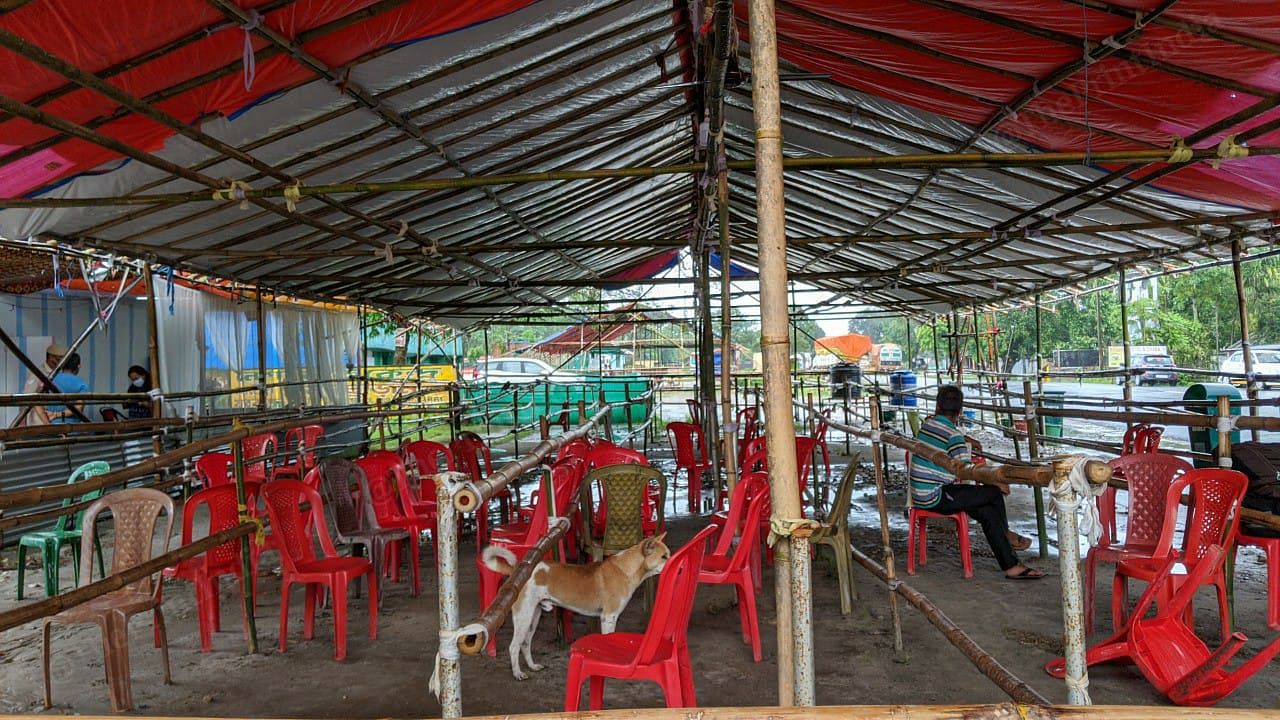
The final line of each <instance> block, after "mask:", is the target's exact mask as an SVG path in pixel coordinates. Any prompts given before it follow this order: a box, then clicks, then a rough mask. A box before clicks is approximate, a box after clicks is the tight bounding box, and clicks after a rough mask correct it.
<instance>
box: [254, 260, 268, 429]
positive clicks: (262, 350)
mask: <svg viewBox="0 0 1280 720" xmlns="http://www.w3.org/2000/svg"><path fill="white" fill-rule="evenodd" d="M257 296H258V300H257V302H256V303H255V309H256V310H257V316H258V411H259V412H261V411H263V410H266V409H267V317H266V313H265V312H264V311H263V309H262V286H261V285H259V286H258V289H257Z"/></svg>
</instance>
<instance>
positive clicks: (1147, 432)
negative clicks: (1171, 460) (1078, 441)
mask: <svg viewBox="0 0 1280 720" xmlns="http://www.w3.org/2000/svg"><path fill="white" fill-rule="evenodd" d="M1162 435H1164V428H1162V427H1152V426H1151V425H1147V424H1146V423H1138V424H1137V425H1132V426H1130V427H1129V429H1128V430H1125V432H1124V439H1123V440H1122V441H1121V443H1120V454H1121V455H1122V456H1123V455H1140V454H1145V453H1154V452H1159V450H1160V438H1161V436H1162ZM1111 477H1113V478H1115V479H1117V480H1124V468H1112V469H1111ZM1118 492H1119V491H1118V490H1117V489H1116V488H1114V487H1109V488H1107V489H1106V491H1105V492H1103V493H1102V495H1101V496H1100V497H1099V498H1098V521H1099V523H1100V524H1101V525H1102V533H1103V536H1104V537H1106V538H1110V539H1112V541H1113V542H1114V539H1115V538H1117V537H1118V536H1119V535H1118V529H1117V526H1116V497H1117V493H1118Z"/></svg>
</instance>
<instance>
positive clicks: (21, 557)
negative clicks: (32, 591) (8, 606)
mask: <svg viewBox="0 0 1280 720" xmlns="http://www.w3.org/2000/svg"><path fill="white" fill-rule="evenodd" d="M26 576H27V546H26V545H19V546H18V599H19V600H21V599H22V596H23V591H24V590H25V589H26V587H27V583H26Z"/></svg>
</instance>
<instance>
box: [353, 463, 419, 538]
mask: <svg viewBox="0 0 1280 720" xmlns="http://www.w3.org/2000/svg"><path fill="white" fill-rule="evenodd" d="M356 465H358V466H359V467H360V469H361V470H363V471H364V473H363V479H362V480H358V481H359V482H360V499H361V501H362V503H363V504H364V508H365V511H366V512H368V513H373V515H372V518H371V519H372V520H373V522H372V523H371V524H372V525H376V526H378V527H386V526H388V525H389V524H391V523H392V522H393V521H395V520H399V519H402V518H404V517H405V516H406V514H408V513H409V512H411V511H412V509H413V506H412V505H409V506H407V507H406V506H404V505H403V503H402V500H401V498H400V490H399V488H400V487H405V488H406V490H407V486H408V482H409V479H408V476H407V475H406V474H405V469H404V463H403V462H402V461H401V460H400V456H399V455H397V454H395V453H393V452H391V451H390V450H374V451H373V452H371V453H369V454H368V455H366V456H364V457H362V458H360V459H358V460H356Z"/></svg>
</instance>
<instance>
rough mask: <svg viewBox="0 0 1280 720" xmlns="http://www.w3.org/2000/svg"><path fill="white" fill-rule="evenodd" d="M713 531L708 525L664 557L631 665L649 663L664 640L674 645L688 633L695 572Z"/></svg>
mask: <svg viewBox="0 0 1280 720" xmlns="http://www.w3.org/2000/svg"><path fill="white" fill-rule="evenodd" d="M714 532H715V526H712V525H708V526H707V527H705V528H703V529H702V530H700V531H699V532H698V534H697V535H694V536H693V539H692V540H690V541H689V542H688V543H686V544H685V545H684V547H682V548H680V549H679V550H676V551H675V552H674V553H672V554H671V557H670V558H667V563H666V565H664V566H663V568H662V573H661V574H659V575H658V592H657V594H656V598H655V600H654V605H653V613H652V614H650V616H649V626H648V627H647V628H645V631H644V637H643V638H641V640H640V647H639V648H637V649H636V655H635V660H634V661H633V662H632V667H637V666H639V665H649V664H652V663H653V661H654V659H655V656H656V655H657V652H658V650H659V649H660V648H662V647H663V646H664V645H666V644H667V643H676V644H678V643H679V642H680V641H681V640H682V639H683V638H684V636H685V634H686V633H687V632H688V630H689V615H690V614H691V613H692V612H693V599H694V596H695V595H696V594H697V592H698V571H699V570H700V569H701V568H702V558H703V557H704V556H705V555H706V551H707V541H708V540H709V539H710V538H711V535H712V534H713V533H714Z"/></svg>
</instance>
